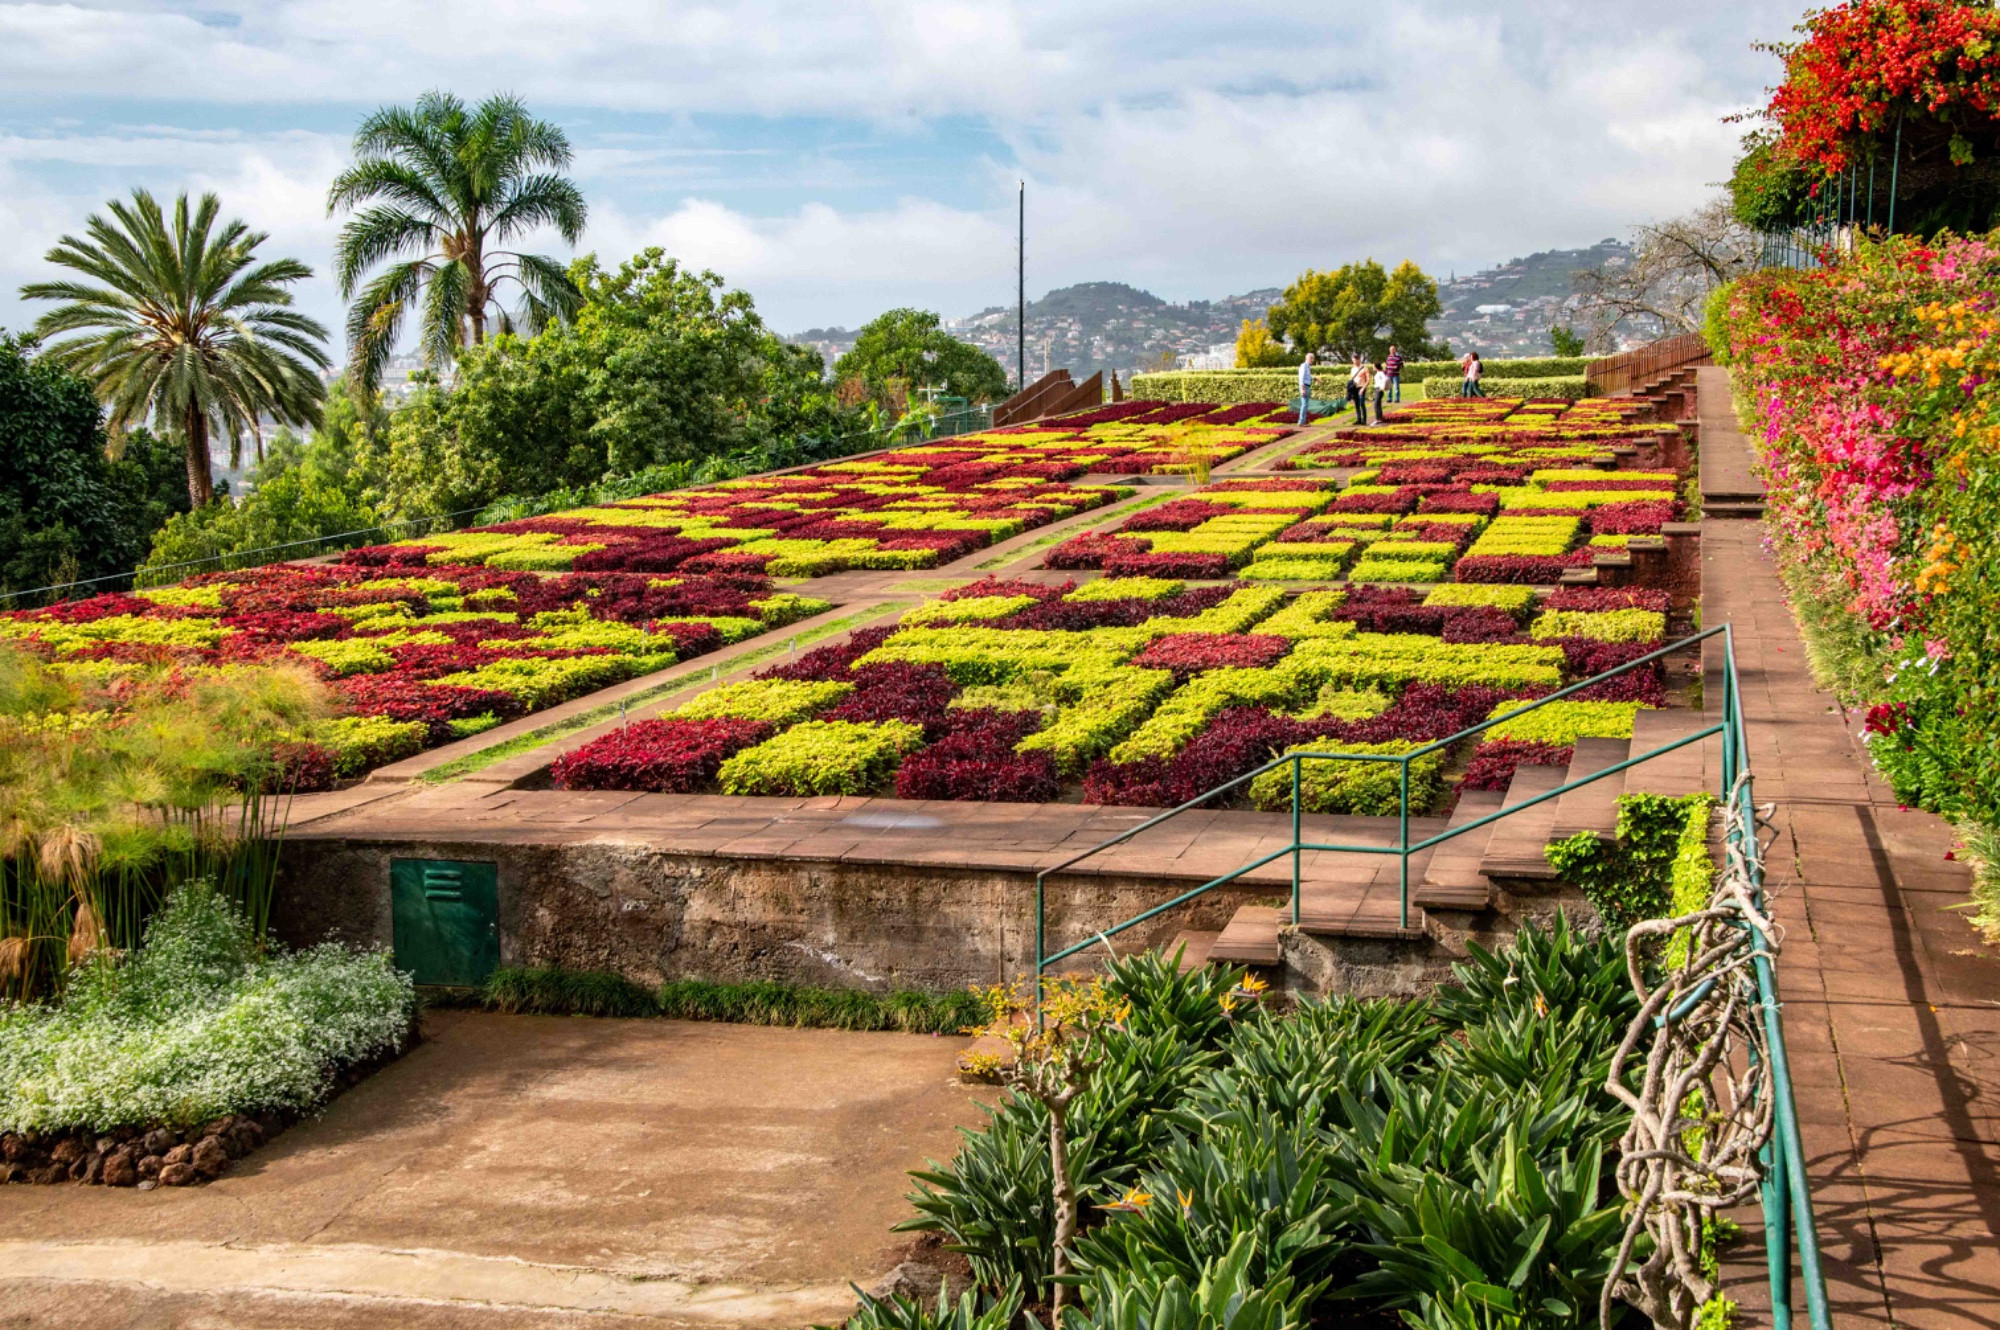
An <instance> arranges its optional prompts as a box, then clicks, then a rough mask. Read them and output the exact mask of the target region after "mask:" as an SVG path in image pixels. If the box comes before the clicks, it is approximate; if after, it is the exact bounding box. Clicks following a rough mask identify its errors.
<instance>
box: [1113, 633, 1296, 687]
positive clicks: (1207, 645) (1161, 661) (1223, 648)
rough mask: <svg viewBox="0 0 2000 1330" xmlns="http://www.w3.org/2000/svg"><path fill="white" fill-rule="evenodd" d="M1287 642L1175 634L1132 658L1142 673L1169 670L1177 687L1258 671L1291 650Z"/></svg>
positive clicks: (1244, 635)
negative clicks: (1212, 673) (1203, 676)
mask: <svg viewBox="0 0 2000 1330" xmlns="http://www.w3.org/2000/svg"><path fill="white" fill-rule="evenodd" d="M1291 647H1292V643H1291V640H1290V639H1289V638H1283V637H1275V636H1271V635H1268V634H1258V633H1175V634H1173V635H1171V636H1168V637H1161V638H1156V639H1154V641H1153V642H1152V643H1151V644H1150V645H1149V646H1147V648H1146V649H1145V650H1144V651H1142V652H1140V653H1139V654H1138V655H1137V656H1136V657H1134V658H1133V660H1132V664H1133V665H1135V666H1137V667H1138V668H1140V669H1142V670H1172V671H1173V672H1174V680H1175V682H1177V683H1185V682H1186V681H1187V678H1188V676H1189V675H1191V674H1198V673H1200V672H1201V671H1202V670H1218V669H1223V668H1225V667H1237V668H1243V669H1262V668H1263V667H1265V666H1266V665H1270V664H1272V663H1273V662H1274V661H1276V660H1277V659H1278V658H1279V657H1280V656H1282V655H1284V654H1285V653H1286V652H1287V651H1289V650H1291Z"/></svg>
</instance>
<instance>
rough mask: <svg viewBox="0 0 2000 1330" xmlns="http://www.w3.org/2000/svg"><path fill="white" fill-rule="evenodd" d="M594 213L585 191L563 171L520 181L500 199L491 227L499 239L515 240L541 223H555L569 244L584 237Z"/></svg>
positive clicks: (554, 225)
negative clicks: (591, 213)
mask: <svg viewBox="0 0 2000 1330" xmlns="http://www.w3.org/2000/svg"><path fill="white" fill-rule="evenodd" d="M589 213H590V209H589V207H588V206H587V205H586V204H585V203H584V201H583V191H581V190H579V189H578V188H577V187H576V186H575V185H573V184H571V183H570V182H569V181H568V180H567V179H565V178H564V177H562V176H559V175H536V176H529V177H527V178H526V179H523V180H521V181H518V182H517V183H516V184H515V185H514V186H513V187H512V188H511V189H510V190H509V191H508V193H507V195H506V197H505V198H503V199H502V200H501V201H500V204H499V207H498V209H497V210H496V211H495V212H494V214H493V220H492V222H491V224H490V227H489V229H490V231H491V232H492V235H493V237H494V239H496V240H511V239H513V238H514V237H515V236H517V235H520V234H522V233H524V232H526V231H529V230H531V229H533V228H534V227H537V226H553V227H554V228H555V229H556V233H557V234H558V235H560V236H562V238H563V239H564V241H566V242H567V243H569V244H572V245H574V244H575V243H577V241H579V240H581V239H583V228H584V223H585V221H586V220H587V218H588V216H589Z"/></svg>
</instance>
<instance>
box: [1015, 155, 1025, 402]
mask: <svg viewBox="0 0 2000 1330" xmlns="http://www.w3.org/2000/svg"><path fill="white" fill-rule="evenodd" d="M1014 259H1015V268H1014V301H1015V304H1014V366H1015V370H1014V372H1015V373H1017V374H1019V375H1020V376H1021V379H1020V382H1019V383H1018V384H1016V385H1015V386H1016V387H1017V388H1020V389H1022V390H1024V391H1025V390H1026V388H1027V386H1028V182H1027V181H1025V180H1023V181H1022V182H1021V195H1020V217H1019V230H1018V231H1017V232H1016V235H1015V244H1014Z"/></svg>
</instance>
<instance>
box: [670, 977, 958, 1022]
mask: <svg viewBox="0 0 2000 1330" xmlns="http://www.w3.org/2000/svg"><path fill="white" fill-rule="evenodd" d="M657 1005H658V1010H659V1013H660V1015H662V1016H670V1017H673V1018H675V1019H677V1020H685V1021H728V1022H731V1023H734V1024H737V1025H777V1026H792V1027H800V1028H816V1029H831V1030H896V1031H901V1032H903V1033H905V1034H958V1033H961V1032H962V1031H964V1030H966V1029H969V1028H971V1027H972V1026H974V1025H977V1024H978V1023H979V1022H980V1021H981V1020H982V1019H983V1018H984V1017H985V1014H986V1009H985V1007H984V1006H983V1005H982V1004H981V1003H980V1001H979V998H978V995H977V994H974V993H971V992H950V993H920V992H916V991H914V990H911V989H900V990H897V991H895V992H890V993H868V992H863V991H861V990H859V989H851V988H813V987H809V986H800V985H793V984H778V983H770V982H759V983H747V984H717V983H710V982H708V981H707V980H702V979H676V980H672V981H670V982H668V983H665V984H662V985H661V986H660V991H659V994H658V997H657Z"/></svg>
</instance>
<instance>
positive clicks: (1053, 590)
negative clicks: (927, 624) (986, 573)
mask: <svg viewBox="0 0 2000 1330" xmlns="http://www.w3.org/2000/svg"><path fill="white" fill-rule="evenodd" d="M1074 590H1076V582H1075V581H1074V580H1071V581H1068V582H1060V583H1054V584H1051V583H1048V582H1022V581H1018V580H1015V579H1012V578H1005V579H1003V578H998V577H982V578H980V579H979V580H978V581H977V582H968V583H966V584H965V585H964V586H962V587H953V588H952V589H951V590H949V591H946V592H944V593H943V594H942V595H940V596H939V597H938V599H939V600H973V599H976V598H977V597H980V596H1033V597H1034V598H1035V599H1036V600H1061V599H1062V598H1063V597H1064V596H1066V595H1068V594H1069V593H1070V592H1072V591H1074Z"/></svg>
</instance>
